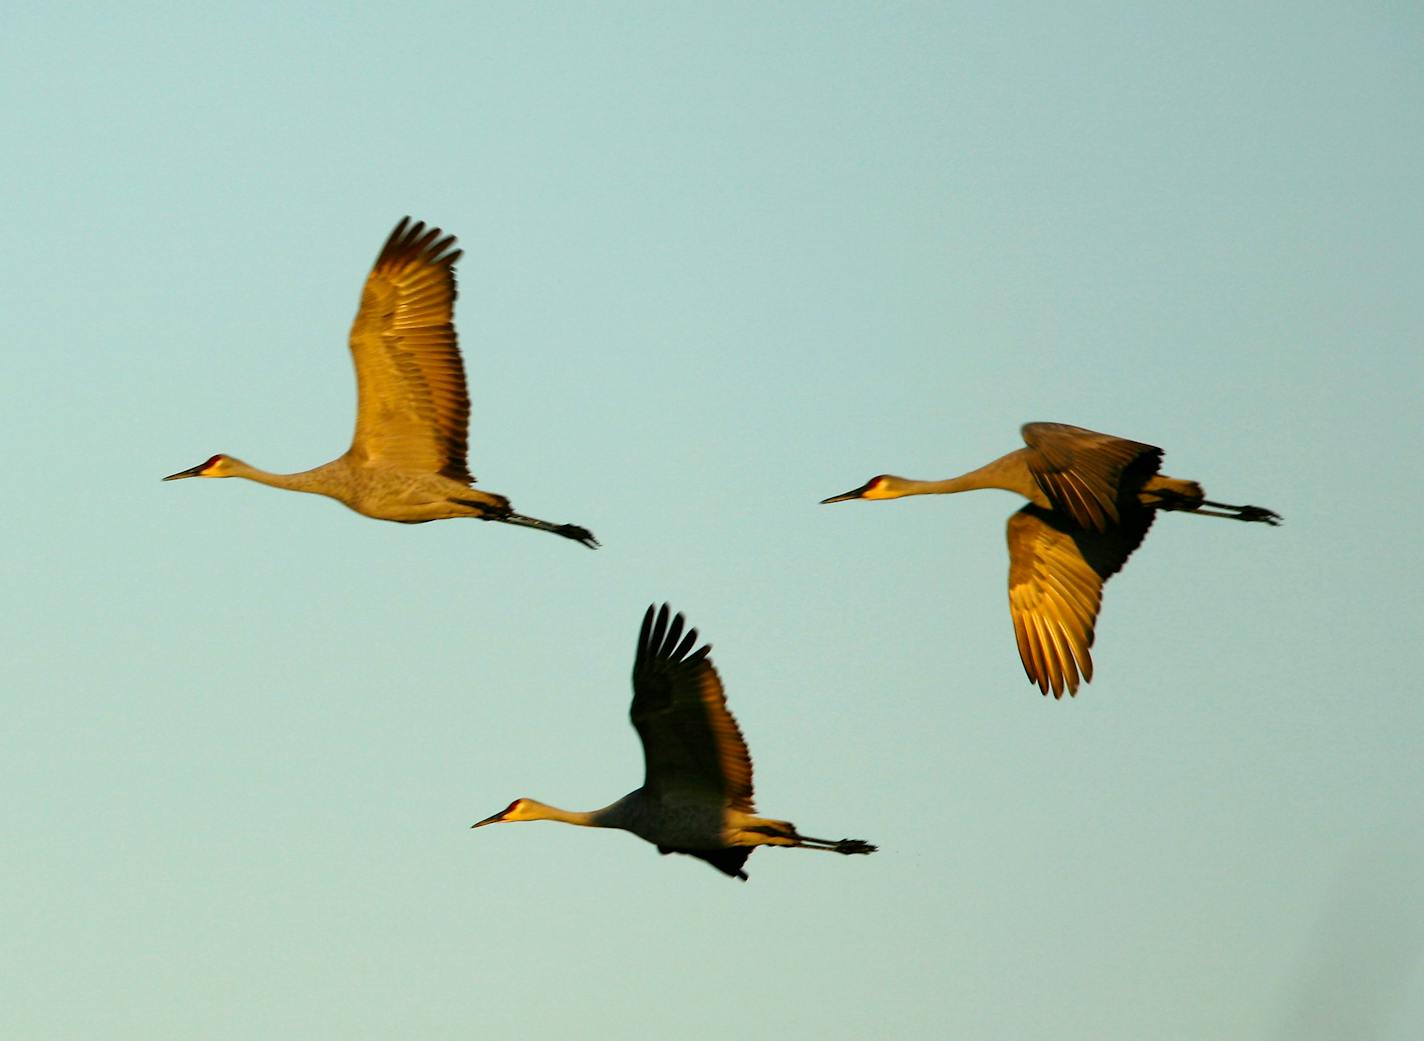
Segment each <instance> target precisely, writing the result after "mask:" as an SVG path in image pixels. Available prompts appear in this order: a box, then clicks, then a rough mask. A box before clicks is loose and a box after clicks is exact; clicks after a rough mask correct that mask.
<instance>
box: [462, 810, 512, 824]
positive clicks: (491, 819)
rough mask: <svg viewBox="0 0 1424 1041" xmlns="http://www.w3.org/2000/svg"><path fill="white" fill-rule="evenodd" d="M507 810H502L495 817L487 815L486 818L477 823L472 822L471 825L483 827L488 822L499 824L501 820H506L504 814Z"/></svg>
mask: <svg viewBox="0 0 1424 1041" xmlns="http://www.w3.org/2000/svg"><path fill="white" fill-rule="evenodd" d="M506 812H507V811H505V810H500V811H499V812H498V813H496V814H495V815H494V816H493V817H486V818H485V819H484V820H482V821H479V822H478V823H476V824H471V825H470V827H472V828H483V827H484V826H485V825H486V824H498V823H499V822H500V821H502V820H504V815H505V813H506Z"/></svg>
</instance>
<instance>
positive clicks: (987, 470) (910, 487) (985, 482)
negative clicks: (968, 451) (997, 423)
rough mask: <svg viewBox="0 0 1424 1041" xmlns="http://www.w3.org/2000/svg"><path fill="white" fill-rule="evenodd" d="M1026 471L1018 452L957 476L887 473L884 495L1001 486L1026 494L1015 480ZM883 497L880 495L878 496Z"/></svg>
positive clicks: (948, 491) (936, 492)
mask: <svg viewBox="0 0 1424 1041" xmlns="http://www.w3.org/2000/svg"><path fill="white" fill-rule="evenodd" d="M1022 471H1023V466H1022V464H1021V463H1019V462H1018V460H1017V459H1016V458H1015V454H1010V455H1006V456H1004V457H1003V458H1002V459H995V460H994V461H993V462H992V463H987V464H985V465H984V466H981V467H979V469H977V470H970V471H969V472H968V473H967V474H960V475H959V476H958V477H949V478H946V479H945V480H943V481H915V480H911V479H910V478H908V477H894V476H888V477H886V478H885V484H884V489H883V497H884V498H899V497H900V496H902V495H948V494H950V493H952V492H971V491H976V490H978V489H980V488H1002V489H1004V490H1005V491H1011V492H1019V494H1021V495H1022V494H1023V491H1022V488H1021V485H1022V483H1023V482H1022V481H1017V482H1016V481H1015V477H1017V476H1019V475H1020V474H1021V472H1022ZM877 497H881V496H877Z"/></svg>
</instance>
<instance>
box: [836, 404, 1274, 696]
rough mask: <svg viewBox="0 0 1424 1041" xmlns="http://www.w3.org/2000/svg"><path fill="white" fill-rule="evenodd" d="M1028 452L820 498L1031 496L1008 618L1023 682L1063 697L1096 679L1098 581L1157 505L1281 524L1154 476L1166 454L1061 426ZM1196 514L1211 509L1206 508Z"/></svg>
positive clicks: (1023, 515) (1012, 528)
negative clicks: (943, 475)
mask: <svg viewBox="0 0 1424 1041" xmlns="http://www.w3.org/2000/svg"><path fill="white" fill-rule="evenodd" d="M1022 433H1023V439H1024V443H1025V444H1026V445H1027V446H1028V447H1027V448H1020V449H1018V450H1017V451H1014V452H1010V453H1009V454H1008V455H1006V456H1004V457H1003V458H1001V459H996V460H994V461H993V462H992V463H989V464H988V465H987V466H981V467H980V468H979V469H977V470H972V471H970V472H969V473H967V474H963V475H962V476H959V477H951V478H949V479H948V480H946V481H912V480H909V479H907V478H904V477H895V476H893V475H891V474H881V475H880V476H878V477H872V478H871V479H870V480H869V481H867V482H866V483H865V484H863V485H861V487H859V488H856V489H855V490H853V491H849V492H846V493H845V494H843V495H833V496H831V497H830V498H829V499H822V500H821V502H823V503H828V502H843V501H845V500H847V499H898V498H899V497H901V496H903V495H939V494H946V493H949V492H965V491H970V490H972V489H975V488H1002V489H1004V490H1005V491H1010V492H1017V493H1018V494H1020V495H1022V496H1023V497H1024V498H1026V499H1028V500H1029V505H1027V506H1025V507H1023V508H1022V509H1021V510H1019V511H1018V512H1017V513H1015V514H1014V515H1013V516H1011V517H1010V518H1009V532H1008V534H1009V611H1010V613H1011V614H1012V615H1013V619H1014V636H1015V637H1016V639H1017V640H1018V645H1019V657H1020V658H1021V659H1023V666H1024V671H1025V672H1026V673H1028V678H1029V682H1031V683H1037V684H1038V689H1039V690H1041V691H1042V692H1043V693H1044V694H1047V693H1048V692H1049V690H1052V691H1053V696H1054V697H1055V698H1061V697H1062V696H1063V691H1064V689H1065V688H1066V689H1067V691H1068V693H1069V694H1070V695H1071V694H1076V693H1077V692H1078V676H1079V673H1080V672H1081V674H1082V677H1083V679H1084V680H1085V681H1086V680H1091V679H1092V678H1093V659H1092V657H1091V656H1090V655H1089V654H1088V648H1089V647H1091V646H1092V645H1093V625H1094V623H1095V621H1096V620H1097V617H1098V608H1099V607H1100V606H1101V604H1102V590H1103V583H1104V582H1106V581H1107V580H1108V579H1109V578H1110V577H1111V576H1113V575H1115V574H1117V572H1118V571H1119V570H1120V569H1121V568H1122V565H1123V564H1124V563H1125V562H1126V561H1127V558H1128V557H1129V556H1130V555H1131V554H1132V551H1133V550H1135V549H1136V548H1137V547H1138V545H1140V544H1141V542H1142V539H1143V536H1145V535H1146V534H1147V529H1148V528H1150V527H1151V526H1152V519H1153V517H1154V516H1155V515H1156V512H1157V511H1158V510H1187V511H1191V512H1193V513H1197V514H1200V515H1203V516H1208V517H1230V518H1231V519H1232V520H1239V521H1259V522H1261V523H1264V524H1271V525H1275V524H1279V523H1280V520H1281V518H1280V516H1279V515H1278V514H1276V513H1274V512H1272V511H1271V510H1266V509H1262V508H1261V507H1259V506H1231V505H1228V504H1226V503H1220V502H1211V501H1210V500H1208V499H1206V498H1204V497H1203V494H1204V493H1203V492H1202V489H1201V485H1199V484H1197V483H1196V482H1195V481H1184V480H1179V479H1178V478H1175V477H1167V476H1165V475H1163V474H1159V473H1158V472H1157V468H1158V467H1159V466H1160V465H1161V463H1162V450H1161V449H1160V448H1154V447H1153V446H1152V445H1144V444H1142V443H1140V442H1137V441H1128V440H1125V439H1123V438H1120V437H1113V436H1112V435H1111V434H1100V433H1098V432H1097V431H1094V430H1084V429H1083V428H1082V427H1074V426H1068V425H1066V424H1064V423H1027V424H1025V425H1024V427H1023V431H1022ZM1203 507H1211V509H1204V508H1203Z"/></svg>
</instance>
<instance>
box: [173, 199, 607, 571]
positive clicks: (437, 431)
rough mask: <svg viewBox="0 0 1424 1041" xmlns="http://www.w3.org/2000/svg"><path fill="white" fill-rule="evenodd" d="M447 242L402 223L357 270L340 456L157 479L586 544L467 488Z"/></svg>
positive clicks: (461, 379)
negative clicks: (280, 492) (347, 439)
mask: <svg viewBox="0 0 1424 1041" xmlns="http://www.w3.org/2000/svg"><path fill="white" fill-rule="evenodd" d="M454 245H455V237H454V236H453V235H450V236H445V235H444V233H443V232H441V230H440V229H439V228H429V229H427V228H426V226H425V224H424V223H423V222H420V221H417V222H415V223H414V224H412V223H411V221H410V218H409V217H405V218H402V219H401V222H400V223H399V224H397V225H396V227H395V230H394V231H392V232H391V234H390V237H389V238H388V239H386V244H385V246H384V247H383V248H382V249H381V253H380V256H378V257H377V258H376V263H375V266H374V267H372V269H371V273H370V274H369V275H368V276H366V286H365V288H364V289H363V290H362V292H361V306H360V308H359V309H358V310H357V312H356V320H355V322H354V323H353V324H352V326H351V337H350V340H351V360H352V362H353V363H354V364H355V366H356V434H355V436H354V437H353V438H352V440H351V447H350V448H349V449H347V450H346V453H345V454H344V455H342V456H340V457H339V458H337V459H333V460H332V461H331V462H329V463H326V464H324V465H322V466H318V467H316V468H315V469H314V470H305V471H303V472H301V473H294V474H277V473H268V472H267V471H265V470H259V469H258V468H257V467H255V466H249V465H248V464H247V463H244V462H243V461H242V460H241V459H237V458H235V457H233V456H230V455H215V456H212V457H211V458H209V459H207V460H206V461H205V462H202V463H199V464H198V465H197V466H194V467H192V468H191V469H188V470H182V471H180V472H178V473H176V474H169V475H168V476H167V477H165V478H163V479H164V480H165V481H176V480H178V479H179V478H182V477H244V478H246V479H247V480H249V481H257V482H258V483H259V484H268V485H271V486H273V487H274V488H285V489H287V490H289V491H294V492H311V493H313V494H316V495H325V496H328V497H329V498H332V499H335V500H336V501H337V502H340V503H344V504H345V505H347V506H349V507H350V508H351V509H353V510H355V511H356V512H357V513H360V514H363V515H365V516H367V517H375V518H376V519H377V520H388V521H396V522H398V523H401V524H423V523H425V522H426V521H433V520H444V519H446V518H448V517H476V518H478V519H480V520H487V521H498V522H500V523H502V524H516V525H519V526H520V527H525V528H535V529H537V530H539V531H548V532H552V533H553V534H555V535H562V536H563V537H564V538H568V539H573V540H575V541H577V542H582V543H583V544H584V545H585V546H588V547H589V548H590V549H593V548H596V547H597V546H598V540H597V539H595V538H594V537H593V534H592V533H591V532H590V531H589V530H588V529H587V528H581V527H579V526H578V525H577V524H552V523H550V522H549V521H545V520H540V519H539V518H537V517H527V516H525V515H524V514H521V513H515V512H514V510H513V508H512V507H511V506H510V504H509V500H508V499H506V498H505V497H504V496H503V495H496V494H495V493H493V492H486V491H481V490H479V489H476V488H473V487H471V485H472V484H473V483H474V478H473V477H472V476H471V475H470V471H469V469H468V464H467V462H466V449H467V425H468V422H469V418H470V398H469V394H468V392H467V391H466V389H465V369H464V366H463V364H462V363H461V361H460V350H459V347H458V346H457V345H456V342H455V326H454V323H453V316H454V306H455V261H457V260H458V259H460V255H461V252H462V251H461V250H458V249H455V248H454Z"/></svg>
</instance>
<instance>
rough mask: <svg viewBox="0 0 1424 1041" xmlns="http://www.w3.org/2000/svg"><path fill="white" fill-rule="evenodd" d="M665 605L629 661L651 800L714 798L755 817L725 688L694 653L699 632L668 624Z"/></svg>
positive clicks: (676, 621)
mask: <svg viewBox="0 0 1424 1041" xmlns="http://www.w3.org/2000/svg"><path fill="white" fill-rule="evenodd" d="M668 613H669V612H668V607H667V605H666V604H664V605H663V606H662V607H661V608H660V609H658V610H657V611H656V613H655V612H654V609H653V608H652V607H649V608H648V611H647V613H646V614H645V615H643V627H642V630H641V631H640V632H639V633H638V653H637V657H636V658H635V659H634V661H633V707H632V711H631V716H632V720H633V727H634V728H635V729H636V730H637V731H638V736H639V737H640V738H642V741H643V759H644V761H645V763H646V766H647V773H646V776H645V778H644V781H643V786H644V787H645V788H646V789H648V790H649V791H650V792H670V791H679V792H696V793H715V794H717V795H718V796H720V797H721V798H723V799H724V800H726V804H727V805H728V806H729V807H731V808H732V809H734V810H741V811H743V812H745V813H751V812H753V807H752V760H751V756H749V755H748V754H747V745H746V742H745V741H744V740H743V739H742V732H741V730H739V729H738V728H737V721H736V720H735V719H733V718H732V714H731V713H730V712H728V711H727V699H726V696H725V695H724V694H723V693H722V681H721V680H719V679H718V678H717V670H716V669H715V668H713V666H712V661H711V659H709V658H708V657H707V655H708V654H709V653H710V652H711V650H712V648H711V647H710V646H707V645H704V646H702V647H700V648H698V649H697V650H695V651H694V650H693V648H694V647H695V646H696V644H697V630H696V629H688V630H687V631H686V633H684V632H683V617H682V615H680V614H679V615H675V616H674V617H673V618H672V620H671V622H669V620H668Z"/></svg>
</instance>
